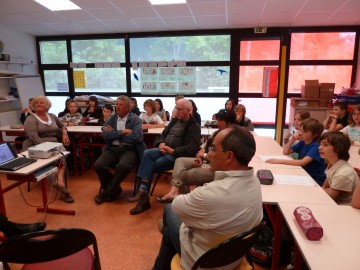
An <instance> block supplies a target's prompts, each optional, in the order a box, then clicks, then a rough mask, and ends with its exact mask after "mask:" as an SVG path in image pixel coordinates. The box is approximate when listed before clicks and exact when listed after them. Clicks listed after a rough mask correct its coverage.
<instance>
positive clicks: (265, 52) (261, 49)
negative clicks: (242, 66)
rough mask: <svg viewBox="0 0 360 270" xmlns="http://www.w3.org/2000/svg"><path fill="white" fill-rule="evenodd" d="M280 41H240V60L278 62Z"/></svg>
mask: <svg viewBox="0 0 360 270" xmlns="http://www.w3.org/2000/svg"><path fill="white" fill-rule="evenodd" d="M279 54H280V40H244V41H240V60H242V61H244V60H279Z"/></svg>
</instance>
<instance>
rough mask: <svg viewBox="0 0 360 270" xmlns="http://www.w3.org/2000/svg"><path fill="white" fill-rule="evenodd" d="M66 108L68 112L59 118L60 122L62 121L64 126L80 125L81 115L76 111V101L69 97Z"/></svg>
mask: <svg viewBox="0 0 360 270" xmlns="http://www.w3.org/2000/svg"><path fill="white" fill-rule="evenodd" d="M68 108H69V112H68V113H66V114H65V115H64V116H63V117H62V118H61V122H63V124H64V125H65V126H81V124H82V118H83V116H82V114H81V113H79V112H77V110H78V108H79V106H78V104H77V102H76V101H75V100H73V99H70V100H69V102H68Z"/></svg>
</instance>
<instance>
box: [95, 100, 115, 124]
mask: <svg viewBox="0 0 360 270" xmlns="http://www.w3.org/2000/svg"><path fill="white" fill-rule="evenodd" d="M113 111H114V108H113V107H112V106H111V105H110V104H105V105H104V107H103V109H102V116H101V118H100V119H99V121H98V125H99V126H103V125H104V124H105V122H106V120H107V119H108V118H109V117H110V115H111V114H112V113H113Z"/></svg>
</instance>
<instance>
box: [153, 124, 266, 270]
mask: <svg viewBox="0 0 360 270" xmlns="http://www.w3.org/2000/svg"><path fill="white" fill-rule="evenodd" d="M255 150H256V147H255V140H254V137H253V136H252V134H251V133H250V132H249V131H248V130H246V129H244V128H241V127H238V126H232V127H230V128H226V129H224V130H221V131H220V132H219V133H218V134H217V135H216V137H215V138H214V141H213V144H212V145H211V147H210V151H209V155H210V157H211V163H210V165H211V170H212V171H214V172H215V176H214V181H212V182H210V183H208V184H205V185H204V186H201V187H197V188H196V189H195V190H193V191H192V192H190V193H188V194H182V195H178V196H176V197H175V199H174V201H173V203H172V204H168V205H167V206H166V207H165V209H164V215H163V229H162V233H163V238H162V242H161V246H160V251H159V254H158V256H157V258H156V260H155V264H154V267H153V270H163V269H170V263H171V259H172V257H173V256H174V255H175V254H176V253H179V254H180V255H181V265H182V267H183V268H184V269H191V267H192V265H193V264H194V262H195V261H196V260H197V259H198V258H199V257H200V256H201V255H202V254H204V253H205V252H206V251H207V250H209V249H210V248H212V247H213V246H215V245H217V244H219V243H221V242H223V241H225V240H226V239H228V238H230V237H232V236H234V235H236V234H239V233H241V232H244V231H246V230H249V229H250V228H252V227H254V226H256V225H257V224H259V223H260V222H261V219H262V215H263V211H262V197H261V188H260V183H259V180H258V179H257V178H256V176H255V174H254V169H253V168H251V167H248V164H249V162H250V160H251V159H252V157H253V156H254V154H255ZM235 266H236V265H232V268H229V269H234V268H235ZM224 269H225V268H224ZM226 269H227V268H226Z"/></svg>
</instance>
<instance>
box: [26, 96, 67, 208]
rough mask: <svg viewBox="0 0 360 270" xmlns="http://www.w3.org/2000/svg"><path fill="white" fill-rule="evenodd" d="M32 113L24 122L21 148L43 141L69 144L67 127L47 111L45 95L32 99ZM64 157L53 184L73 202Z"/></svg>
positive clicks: (64, 196)
mask: <svg viewBox="0 0 360 270" xmlns="http://www.w3.org/2000/svg"><path fill="white" fill-rule="evenodd" d="M31 105H32V107H33V110H34V113H33V114H32V115H29V116H28V117H27V118H26V120H25V123H24V130H25V135H26V140H25V141H24V142H23V150H24V151H25V150H27V149H28V148H29V147H31V146H34V145H37V144H40V143H43V142H62V143H63V144H64V145H65V146H68V145H69V144H70V139H69V136H68V133H67V129H66V127H65V126H64V124H63V123H62V122H61V121H60V119H59V118H57V117H56V116H55V115H54V114H52V113H49V112H48V111H49V109H50V108H51V101H50V100H49V99H48V98H47V97H45V96H39V97H36V98H34V99H33V101H32V104H31ZM65 170H66V161H65V158H62V159H61V165H60V169H59V173H58V179H57V182H54V183H53V186H54V187H55V188H57V189H58V190H59V191H60V192H61V193H62V200H63V201H65V202H67V203H72V202H74V198H73V197H72V196H71V195H70V192H69V191H68V190H67V188H66V186H65Z"/></svg>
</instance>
